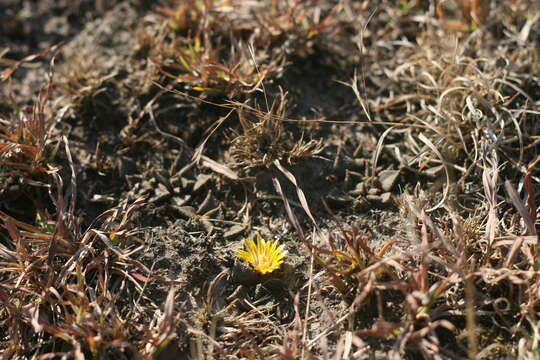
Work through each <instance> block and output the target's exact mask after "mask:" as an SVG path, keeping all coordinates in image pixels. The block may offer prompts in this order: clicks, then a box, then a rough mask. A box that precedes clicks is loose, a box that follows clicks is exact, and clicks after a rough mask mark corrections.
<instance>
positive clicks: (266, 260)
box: [236, 235, 287, 274]
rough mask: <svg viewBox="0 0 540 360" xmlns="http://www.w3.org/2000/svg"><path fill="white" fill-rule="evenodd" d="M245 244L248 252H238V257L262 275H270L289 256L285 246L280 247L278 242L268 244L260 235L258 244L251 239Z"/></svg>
mask: <svg viewBox="0 0 540 360" xmlns="http://www.w3.org/2000/svg"><path fill="white" fill-rule="evenodd" d="M244 244H245V247H246V250H247V251H244V250H236V252H237V254H236V256H238V257H239V258H240V259H244V260H246V261H247V262H248V263H250V264H251V266H252V267H253V269H255V271H257V272H258V273H260V274H268V273H271V272H272V271H274V270H276V269H277V268H279V266H280V265H281V264H283V258H284V257H285V255H287V252H286V251H285V250H284V245H279V246H278V241H277V240H276V241H274V242H271V241H268V242H266V241H265V240H264V239H263V238H262V237H261V236H260V235H257V243H255V240H254V239H249V240H246V241H245V242H244Z"/></svg>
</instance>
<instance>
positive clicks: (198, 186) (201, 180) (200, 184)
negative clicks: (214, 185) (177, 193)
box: [193, 174, 212, 192]
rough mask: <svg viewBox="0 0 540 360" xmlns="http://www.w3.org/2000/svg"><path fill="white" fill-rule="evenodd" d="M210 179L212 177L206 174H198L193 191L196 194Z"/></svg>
mask: <svg viewBox="0 0 540 360" xmlns="http://www.w3.org/2000/svg"><path fill="white" fill-rule="evenodd" d="M211 178H212V175H208V174H200V175H199V176H197V181H195V185H193V191H194V192H197V191H199V190H200V189H202V187H203V186H205V185H206V184H207V183H208V181H210V179H211Z"/></svg>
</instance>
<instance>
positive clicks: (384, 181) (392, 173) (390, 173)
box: [379, 170, 399, 191]
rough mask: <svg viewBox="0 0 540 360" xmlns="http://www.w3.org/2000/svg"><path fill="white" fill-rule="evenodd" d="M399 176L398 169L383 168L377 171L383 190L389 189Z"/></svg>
mask: <svg viewBox="0 0 540 360" xmlns="http://www.w3.org/2000/svg"><path fill="white" fill-rule="evenodd" d="M398 176H399V170H383V171H381V172H380V173H379V181H380V182H381V188H382V189H383V190H384V191H390V190H392V188H393V187H394V184H395V183H396V180H397V178H398Z"/></svg>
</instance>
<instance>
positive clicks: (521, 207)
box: [504, 180, 537, 235]
mask: <svg viewBox="0 0 540 360" xmlns="http://www.w3.org/2000/svg"><path fill="white" fill-rule="evenodd" d="M504 187H505V189H506V192H507V193H508V196H509V197H510V200H511V201H512V204H514V206H515V207H516V209H517V210H518V212H519V215H521V218H522V219H523V222H524V223H525V229H526V233H525V234H524V235H527V234H528V235H537V232H536V226H535V225H534V220H533V219H532V218H531V215H530V213H529V211H528V210H527V208H526V207H525V204H524V203H523V201H522V200H521V198H520V197H519V195H518V193H517V191H516V189H515V188H514V186H513V185H512V183H511V182H510V181H509V180H506V181H505V182H504Z"/></svg>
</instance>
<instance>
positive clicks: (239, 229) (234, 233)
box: [223, 224, 247, 239]
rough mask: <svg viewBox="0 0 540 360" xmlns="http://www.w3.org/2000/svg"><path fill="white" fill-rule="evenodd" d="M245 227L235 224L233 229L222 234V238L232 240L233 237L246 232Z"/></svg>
mask: <svg viewBox="0 0 540 360" xmlns="http://www.w3.org/2000/svg"><path fill="white" fill-rule="evenodd" d="M246 228H247V226H246V225H244V224H236V225H234V226H233V227H231V228H230V229H229V230H228V231H227V232H226V233H225V234H223V237H224V238H225V239H228V238H232V237H235V236H238V235H240V234H242V233H243V232H244V231H246Z"/></svg>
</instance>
